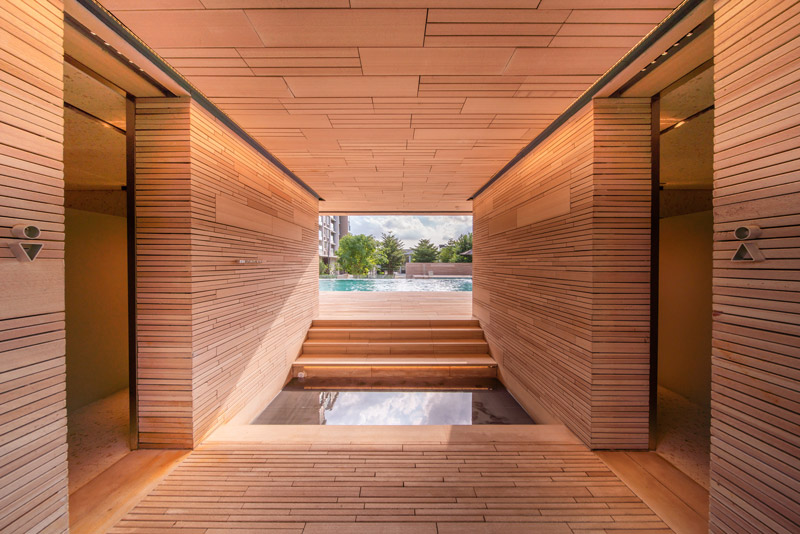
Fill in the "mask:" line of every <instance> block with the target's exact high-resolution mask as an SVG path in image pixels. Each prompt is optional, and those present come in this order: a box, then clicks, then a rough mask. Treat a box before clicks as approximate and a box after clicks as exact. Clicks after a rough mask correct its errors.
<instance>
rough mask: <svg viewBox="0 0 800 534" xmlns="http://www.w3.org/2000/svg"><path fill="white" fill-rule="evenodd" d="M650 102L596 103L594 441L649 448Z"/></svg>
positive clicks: (596, 444) (594, 444) (602, 445)
mask: <svg viewBox="0 0 800 534" xmlns="http://www.w3.org/2000/svg"><path fill="white" fill-rule="evenodd" d="M650 138H651V132H650V99H649V98H624V99H615V98H608V99H597V100H595V101H594V143H595V145H594V176H593V179H594V207H593V214H592V218H593V221H592V223H593V224H592V241H593V243H592V250H593V257H592V273H593V276H592V283H593V293H592V299H593V300H592V442H591V446H592V447H593V448H596V449H616V448H619V449H631V448H637V449H639V448H641V449H646V448H647V447H648V434H649V391H650V240H651V237H650V218H651V215H650V199H651V194H652V193H651V165H650V156H651V142H650Z"/></svg>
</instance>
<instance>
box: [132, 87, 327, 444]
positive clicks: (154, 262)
mask: <svg viewBox="0 0 800 534" xmlns="http://www.w3.org/2000/svg"><path fill="white" fill-rule="evenodd" d="M137 173H138V176H137V180H138V189H137V209H139V212H138V217H137V218H138V223H137V244H138V247H139V249H138V268H139V296H138V302H139V306H140V312H139V313H140V317H139V343H140V351H139V357H140V378H139V384H140V391H139V405H140V425H141V427H140V441H141V443H142V446H144V447H170V446H180V447H192V446H193V445H194V444H196V443H197V442H198V441H200V440H201V439H202V438H203V437H204V436H206V435H207V434H208V433H209V432H211V431H212V430H213V429H214V428H215V427H216V426H217V425H219V424H220V423H223V422H225V421H227V420H229V419H230V418H231V417H233V416H234V415H236V414H237V413H239V412H240V411H241V410H242V409H244V408H245V406H247V405H248V403H251V402H253V401H254V399H263V400H266V399H267V398H269V397H270V396H271V395H274V394H275V393H277V391H278V390H279V389H280V387H281V386H282V385H283V382H284V379H285V378H286V377H287V376H288V373H289V369H290V367H291V364H292V362H293V361H294V359H295V357H296V356H297V354H298V353H299V349H300V347H301V345H302V342H303V339H304V337H305V333H306V331H307V330H308V327H309V326H310V324H311V320H312V319H313V317H314V316H315V315H316V314H317V311H318V284H317V269H318V265H317V253H318V250H317V216H318V203H317V201H316V199H314V198H313V197H312V196H311V195H309V194H308V193H307V192H306V191H305V190H303V189H302V188H301V187H300V186H298V185H297V184H296V183H294V182H293V181H291V180H290V179H289V178H287V177H285V176H284V175H283V174H282V173H281V172H280V171H278V170H277V169H276V168H274V167H273V166H272V165H271V164H269V163H268V162H267V161H266V160H264V159H263V158H262V157H261V156H260V155H259V154H258V153H256V152H255V151H254V150H253V149H252V148H251V147H249V146H247V145H246V144H245V143H244V142H242V141H241V140H240V139H238V138H237V137H235V136H234V135H233V134H232V133H231V132H230V131H228V130H227V129H226V128H225V127H224V126H223V125H221V124H219V123H218V121H217V120H216V119H214V118H213V117H212V116H210V115H209V114H208V113H207V112H205V111H204V110H203V109H202V108H200V107H199V106H198V105H196V104H195V103H193V102H191V101H190V100H189V99H183V98H170V99H166V98H158V99H140V100H139V101H138V102H137ZM239 260H246V261H248V262H253V263H244V264H240V263H238V261H239ZM255 262H257V263H255Z"/></svg>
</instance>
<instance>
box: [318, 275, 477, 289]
mask: <svg viewBox="0 0 800 534" xmlns="http://www.w3.org/2000/svg"><path fill="white" fill-rule="evenodd" d="M319 290H320V291H472V279H471V278H390V279H364V280H333V279H325V278H323V279H320V281H319Z"/></svg>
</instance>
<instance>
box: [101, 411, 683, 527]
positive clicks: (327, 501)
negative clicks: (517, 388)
mask: <svg viewBox="0 0 800 534" xmlns="http://www.w3.org/2000/svg"><path fill="white" fill-rule="evenodd" d="M110 532H112V533H113V534H132V533H145V532H146V533H173V532H174V533H176V534H177V533H181V534H222V533H238V534H250V533H255V532H266V533H271V534H277V533H281V534H288V533H295V534H301V533H303V534H327V533H354V534H367V533H380V534H406V533H407V534H476V533H480V534H490V533H498V534H500V533H502V534H522V533H530V532H536V533H544V534H562V533H563V534H571V533H575V534H577V533H582V534H589V533H597V534H600V533H615V534H633V533H634V532H636V533H643V532H648V533H662V532H663V533H667V532H671V530H670V529H669V527H667V526H666V524H665V523H664V522H662V521H661V520H660V519H659V518H658V517H657V516H656V515H655V514H654V513H653V512H652V511H651V510H650V509H649V508H648V507H647V506H646V505H644V504H643V503H642V501H641V500H640V499H639V498H638V497H636V496H635V495H634V494H633V493H632V492H631V491H630V490H629V489H628V487H627V486H625V485H624V484H623V483H622V482H621V481H620V480H619V479H618V478H617V477H616V476H615V475H614V474H613V473H612V472H611V471H610V470H609V469H608V467H606V465H605V464H604V463H603V462H602V461H601V460H600V459H599V458H598V457H597V455H595V454H593V453H592V452H590V451H589V450H587V448H586V447H585V446H583V445H581V444H580V443H578V442H577V440H576V439H575V438H574V437H573V436H571V434H569V433H568V432H567V431H566V430H565V429H564V428H563V427H560V426H554V425H528V426H483V427H476V426H465V427H443V426H438V427H433V426H432V427H319V426H315V427H302V426H295V427H280V426H271V427H265V426H250V427H226V428H223V429H222V431H221V432H217V433H216V434H215V435H214V436H212V438H211V439H209V440H208V441H207V442H206V443H205V444H204V445H203V446H201V447H200V448H198V449H197V450H195V451H194V452H193V453H191V455H190V456H189V457H188V458H186V459H185V460H184V461H183V462H181V464H180V465H179V466H178V467H177V468H176V469H175V470H174V471H172V473H171V474H170V475H169V476H168V477H167V478H166V479H165V480H164V481H163V482H162V483H161V484H159V485H158V487H157V488H156V489H155V490H154V491H152V492H151V493H150V494H149V495H148V496H147V497H146V498H145V499H144V500H143V501H142V502H140V503H139V505H138V506H136V508H134V509H133V510H132V511H131V512H130V513H129V514H128V515H127V516H125V517H124V518H123V519H122V520H121V521H120V522H119V523H118V524H117V525H116V527H115V528H113V529H112V530H111V531H110Z"/></svg>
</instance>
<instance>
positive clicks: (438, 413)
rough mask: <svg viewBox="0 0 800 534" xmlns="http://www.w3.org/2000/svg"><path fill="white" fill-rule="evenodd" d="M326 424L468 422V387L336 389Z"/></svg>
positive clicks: (469, 422) (451, 423)
mask: <svg viewBox="0 0 800 534" xmlns="http://www.w3.org/2000/svg"><path fill="white" fill-rule="evenodd" d="M325 421H326V424H328V425H469V424H472V393H471V392H468V391H466V392H465V391H396V392H388V391H340V392H339V395H338V397H337V399H336V402H335V403H334V404H333V406H332V407H330V408H327V409H326V410H325Z"/></svg>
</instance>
